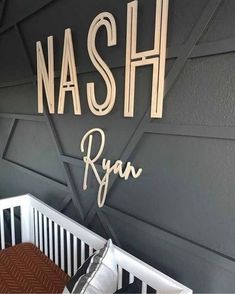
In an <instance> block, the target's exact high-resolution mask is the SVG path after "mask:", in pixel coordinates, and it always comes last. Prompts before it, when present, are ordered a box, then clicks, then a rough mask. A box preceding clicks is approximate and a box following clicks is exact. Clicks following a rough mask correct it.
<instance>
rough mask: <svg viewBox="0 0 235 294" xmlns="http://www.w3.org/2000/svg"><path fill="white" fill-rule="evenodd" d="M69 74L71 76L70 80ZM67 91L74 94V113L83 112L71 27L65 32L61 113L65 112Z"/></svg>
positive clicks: (59, 108)
mask: <svg viewBox="0 0 235 294" xmlns="http://www.w3.org/2000/svg"><path fill="white" fill-rule="evenodd" d="M68 75H69V77H70V79H69V80H68ZM67 92H71V94H72V98H73V108H74V114H81V105H80V96H79V90H78V80H77V71H76V64H75V57H74V50H73V41H72V33H71V29H66V30H65V32H64V50H63V61H62V69H61V79H60V93H59V103H58V113H59V114H63V113H64V103H65V95H66V93H67Z"/></svg>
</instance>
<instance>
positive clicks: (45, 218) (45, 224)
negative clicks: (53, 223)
mask: <svg viewBox="0 0 235 294" xmlns="http://www.w3.org/2000/svg"><path fill="white" fill-rule="evenodd" d="M43 226H44V253H45V255H46V256H48V231H47V217H46V216H45V215H44V216H43Z"/></svg>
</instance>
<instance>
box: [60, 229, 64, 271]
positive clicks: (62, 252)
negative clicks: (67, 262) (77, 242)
mask: <svg viewBox="0 0 235 294" xmlns="http://www.w3.org/2000/svg"><path fill="white" fill-rule="evenodd" d="M60 267H61V269H62V270H63V271H64V229H63V228H62V227H60Z"/></svg>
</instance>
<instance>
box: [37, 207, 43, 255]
mask: <svg viewBox="0 0 235 294" xmlns="http://www.w3.org/2000/svg"><path fill="white" fill-rule="evenodd" d="M38 218H39V248H40V250H41V251H43V236H42V213H41V212H40V211H39V212H38Z"/></svg>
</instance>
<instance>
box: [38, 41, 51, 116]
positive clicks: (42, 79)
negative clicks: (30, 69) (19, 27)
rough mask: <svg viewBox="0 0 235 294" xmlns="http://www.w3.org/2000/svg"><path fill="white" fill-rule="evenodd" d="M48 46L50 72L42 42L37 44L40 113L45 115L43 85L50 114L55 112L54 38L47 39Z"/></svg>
mask: <svg viewBox="0 0 235 294" xmlns="http://www.w3.org/2000/svg"><path fill="white" fill-rule="evenodd" d="M47 46H48V71H47V68H46V63H45V59H44V54H43V50H42V44H41V42H37V43H36V51H37V83H38V113H43V85H44V88H45V94H46V98H47V104H48V109H49V112H50V113H54V112H55V105H54V95H55V94H54V52H53V37H52V36H50V37H48V38H47Z"/></svg>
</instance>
